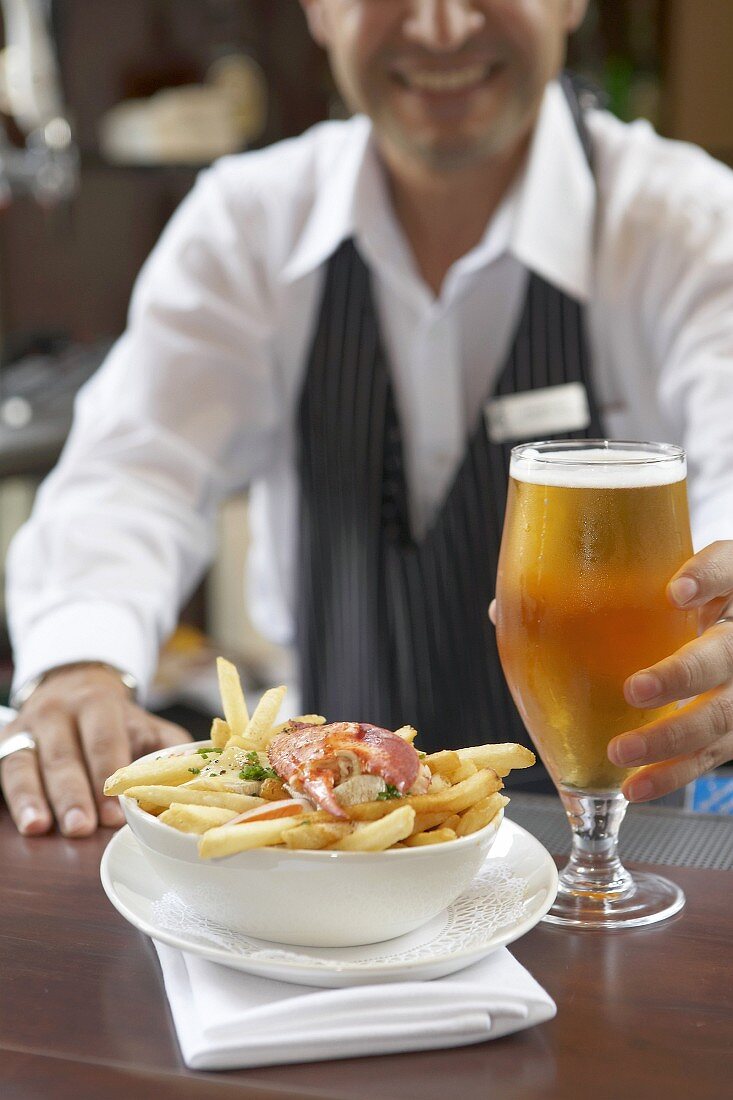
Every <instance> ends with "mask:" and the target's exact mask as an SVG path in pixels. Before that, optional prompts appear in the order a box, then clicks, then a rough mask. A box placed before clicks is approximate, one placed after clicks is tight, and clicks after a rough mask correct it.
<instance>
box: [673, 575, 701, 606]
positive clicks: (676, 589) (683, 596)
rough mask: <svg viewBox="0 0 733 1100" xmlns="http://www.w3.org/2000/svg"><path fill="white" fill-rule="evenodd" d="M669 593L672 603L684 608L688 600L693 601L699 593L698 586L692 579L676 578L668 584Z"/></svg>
mask: <svg viewBox="0 0 733 1100" xmlns="http://www.w3.org/2000/svg"><path fill="white" fill-rule="evenodd" d="M669 591H670V593H671V595H672V599H673V600H674V602H675V603H676V604H677V605H678V606H679V607H684V606H685V604H688V603H689V602H690V600H694V598H695V596H696V595H697V593H698V591H699V585H698V583H697V581H693V579H692V577H678V578H677V580H676V581H672V583H671V584H670V586H669Z"/></svg>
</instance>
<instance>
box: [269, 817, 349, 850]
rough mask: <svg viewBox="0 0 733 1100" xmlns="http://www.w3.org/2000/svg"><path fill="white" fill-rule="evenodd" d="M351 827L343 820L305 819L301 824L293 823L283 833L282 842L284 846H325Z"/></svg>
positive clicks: (344, 834)
mask: <svg viewBox="0 0 733 1100" xmlns="http://www.w3.org/2000/svg"><path fill="white" fill-rule="evenodd" d="M352 828H353V826H352V825H349V824H348V823H347V822H345V821H331V822H327V821H324V822H310V821H305V822H304V823H303V824H302V825H294V826H293V828H292V829H288V831H287V832H286V833H284V834H283V842H284V843H285V846H286V848H309V849H311V850H317V849H319V848H327V847H328V845H329V844H334V843H335V842H336V841H337V840H341V839H342V838H343V837H345V836H347V835H348V834H349V833H350V832H351V830H352Z"/></svg>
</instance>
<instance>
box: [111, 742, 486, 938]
mask: <svg viewBox="0 0 733 1100" xmlns="http://www.w3.org/2000/svg"><path fill="white" fill-rule="evenodd" d="M209 743H210V742H203V743H197V744H195V745H193V746H188V745H187V746H179V747H178V748H173V749H168V750H165V752H164V753H163V752H157V753H150V755H149V756H147V757H141V759H142V760H148V759H153V758H154V757H159V756H162V755H166V756H167V755H170V754H171V753H176V752H180V751H181V749H182V748H189V747H190V748H191V751H193V752H195V751H196V749H197V748H201V747H205V746H206V745H207V744H209ZM120 803H121V805H122V809H123V811H124V814H125V817H126V819H127V823H128V825H129V826H130V829H131V830H132V832H133V833H134V835H135V837H136V838H137V840H138V841H139V843H140V847H141V849H142V851H143V853H144V855H145V856H146V858H147V859H148V861H149V862H150V864H151V866H152V867H153V868H154V870H155V872H156V874H157V875H159V876H160V878H161V879H162V880H163V881H164V882H165V883H166V884H167V885H168V886H170V888H171V889H172V890H173V891H174V892H175V893H176V894H177V895H178V896H179V897H180V898H181V899H182V900H183V901H184V902H186V903H187V904H188V905H190V906H191V908H192V909H195V910H196V912H198V913H199V914H200V915H202V916H204V917H208V918H210V919H211V920H214V921H216V922H217V923H218V924H221V925H224V926H225V927H227V928H232V929H236V930H237V931H238V932H244V933H246V934H247V935H250V936H255V937H257V938H258V939H263V940H274V941H276V942H278V943H287V944H294V945H297V946H301V947H357V946H359V945H360V944H366V943H379V942H381V941H382V940H389V939H392V938H393V937H395V936H402V935H404V934H405V933H406V932H412V931H413V930H414V929H415V928H419V927H420V925H422V924H425V923H426V922H427V921H429V920H431V919H432V918H433V917H434V916H436V915H437V914H438V913H440V912H441V910H443V909H445V907H446V906H447V905H450V904H451V902H453V901H455V899H456V898H457V897H458V896H459V894H461V893H462V892H463V891H464V890H465V888H466V887H467V886H468V884H469V883H470V882H471V880H472V879H473V877H474V875H475V874H476V872H477V871H478V869H479V868H480V867H481V865H482V863H483V861H484V859H485V857H486V853H487V852H488V851H489V848H490V847H491V845H492V843H493V841H494V838H495V837H496V834H497V831H498V828H499V825H500V824H501V819H502V816H503V814H502V813H499V814H498V815H497V817H496V818H494V820H493V821H492V822H490V823H489V824H488V825H486V826H485V827H484V828H483V829H481V830H479V832H477V833H472V834H471V835H470V836H465V837H459V838H458V839H457V840H450V841H447V842H446V843H444V844H431V845H428V846H426V847H421V848H398V849H396V850H394V851H386V852H327V851H291V850H290V849H285V848H260V849H256V850H254V851H247V852H238V853H237V854H236V855H233V856H226V857H225V858H223V859H213V860H211V859H201V857H200V856H199V854H198V847H197V846H198V837H197V836H195V835H194V834H191V833H181V832H178V831H177V830H176V829H173V828H171V826H169V825H164V824H163V823H162V822H160V821H158V819H157V818H156V817H153V816H152V815H151V814H148V813H145V812H144V811H143V810H141V809H140V807H139V806H138V804H137V802H136V801H135V800H134V799H133V798H127V797H125V796H124V795H122V796H120Z"/></svg>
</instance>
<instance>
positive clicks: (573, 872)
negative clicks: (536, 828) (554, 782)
mask: <svg viewBox="0 0 733 1100" xmlns="http://www.w3.org/2000/svg"><path fill="white" fill-rule="evenodd" d="M559 793H560V798H561V799H562V801H563V805H564V807H565V812H566V813H567V815H568V820H569V821H570V827H571V829H572V830H573V847H572V851H571V853H570V859H569V860H568V863H567V866H566V867H565V868H564V870H563V871H562V873H561V874H560V890H561V891H566V892H569V893H571V894H575V895H578V894H581V895H582V894H586V895H592V896H594V897H596V898H598V899H599V900H601V899H602V898H603V897H604V896H605V897H607V898H608V899H609V900H611V899H612V898H618V897H623V896H625V895H628V894H630V893H632V892H633V889H634V884H633V880H632V878H631V875H630V874H629V872H628V871H627V870H626V869H625V867H623V866H622V864H621V860H620V859H619V857H618V831H619V828H620V826H621V822H622V821H623V819H624V814H625V813H626V807H627V806H628V802H627V801H626V799H625V798H624V796H623V795H622V794H621V792H620V791H608V792H607V793H598V794H584V793H583V792H582V791H575V790H572V789H571V788H569V787H560V788H559Z"/></svg>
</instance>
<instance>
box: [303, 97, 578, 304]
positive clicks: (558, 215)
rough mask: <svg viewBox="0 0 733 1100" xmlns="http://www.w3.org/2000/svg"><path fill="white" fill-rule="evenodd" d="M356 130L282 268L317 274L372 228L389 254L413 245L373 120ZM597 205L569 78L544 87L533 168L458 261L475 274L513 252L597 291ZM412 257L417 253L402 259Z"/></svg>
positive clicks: (572, 284) (529, 163) (543, 271)
mask: <svg viewBox="0 0 733 1100" xmlns="http://www.w3.org/2000/svg"><path fill="white" fill-rule="evenodd" d="M348 126H349V127H350V131H351V132H350V134H349V137H348V138H347V140H346V141H345V142H343V144H339V147H338V150H337V151H335V153H331V155H330V156H329V157H328V158H327V159H324V161H323V162H321V163H319V165H318V172H317V181H316V198H315V202H314V205H313V209H312V211H311V214H310V216H309V217H308V219H307V221H306V223H305V226H304V229H303V231H302V233H301V235H300V237H299V238H298V240H297V242H296V245H295V248H294V250H293V252H292V254H291V256H290V259H289V260H288V262H287V264H286V265H285V268H284V270H283V278H284V279H285V281H286V282H294V281H295V280H297V279H299V278H301V277H302V276H304V275H307V274H309V273H310V272H311V271H313V270H315V269H316V268H317V267H319V266H320V265H321V264H323V263H325V262H326V260H328V258H329V257H330V256H331V255H332V254H333V253H334V252H335V251H336V249H337V248H338V247H339V245H340V244H341V243H342V242H343V241H344V240H346V239H347V238H348V237H351V236H354V235H357V236H361V235H366V236H368V237H369V238H370V241H371V242H372V245H373V247H372V248H370V249H369V251H370V252H371V251H373V250H374V247H376V249H378V250H379V251H380V252H381V251H382V247H381V246H382V245H383V246H384V247H385V248H386V249H390V248H391V251H392V253H393V254H394V250H395V246H396V244H397V245H399V248H400V250H402V251H405V250H406V249H407V246H406V244H405V243H404V238H403V236H402V234H401V233H400V232H399V229H398V227H397V226H396V222H395V218H394V214H393V213H392V210H391V208H390V206H389V198H388V192H387V187H386V185H385V182H384V178H383V175H382V173H381V168H380V165H379V158H378V156H377V153H376V149H375V145H374V141H373V139H372V132H371V124H370V122H369V120H368V119H367V118H365V117H363V116H357V117H356V118H354V119H352V120H351V121H350V122H349V123H348ZM595 212H596V191H595V184H594V180H593V175H592V172H591V169H590V166H589V164H588V160H587V157H586V155H585V152H584V150H583V147H582V145H581V142H580V138H579V136H578V132H577V129H576V126H575V122H574V120H573V116H572V114H571V111H570V108H569V106H568V104H567V101H566V99H565V94H564V92H563V91H562V89H561V88H560V85H559V84H557V83H555V82H553V83H551V84H550V85H549V86H548V87H547V90H546V92H545V96H544V99H543V101H542V105H541V108H540V114H539V117H538V120H537V125H536V126H535V131H534V134H533V136H532V141H531V144H530V149H529V153H528V156H527V160H526V162H525V166H524V169H523V171H522V173H521V175H520V177H519V178H518V179H517V181H516V183H515V185H514V187H513V188H512V189H511V191H510V192H509V194H508V195H507V197H506V198H505V200H504V202H503V203H502V205H501V207H500V208H499V211H498V212H497V215H496V216H495V217H494V218H492V221H491V223H490V224H489V225H488V226H487V229H486V233H485V234H484V237H483V239H482V240H481V241H480V242H479V244H478V245H477V246H476V248H475V249H472V251H471V252H470V253H468V254H467V255H466V256H464V257H463V258H462V260H460V261H458V264H456V265H454V266H455V268H458V267H459V265H460V269H461V274H462V275H467V274H468V273H469V272H470V271H472V270H476V269H478V268H480V267H482V266H484V265H485V264H487V263H489V262H491V260H492V259H495V258H496V256H497V254H498V253H499V252H501V251H509V252H511V253H513V254H514V255H515V256H516V257H517V259H518V260H520V261H521V262H522V263H523V264H524V266H526V267H527V268H529V269H530V270H531V271H534V272H536V273H537V274H538V275H542V276H543V277H544V278H546V279H547V280H548V281H549V282H550V283H552V284H553V285H555V286H557V287H559V288H560V289H561V290H565V291H566V292H567V293H568V294H571V295H572V296H573V297H574V298H576V299H578V300H580V301H587V299H588V297H589V295H590V285H591V273H592V249H593V234H594V222H595ZM400 259H401V261H402V263H403V264H405V263H407V264H410V265H411V257H408V256H402V257H400Z"/></svg>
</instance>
